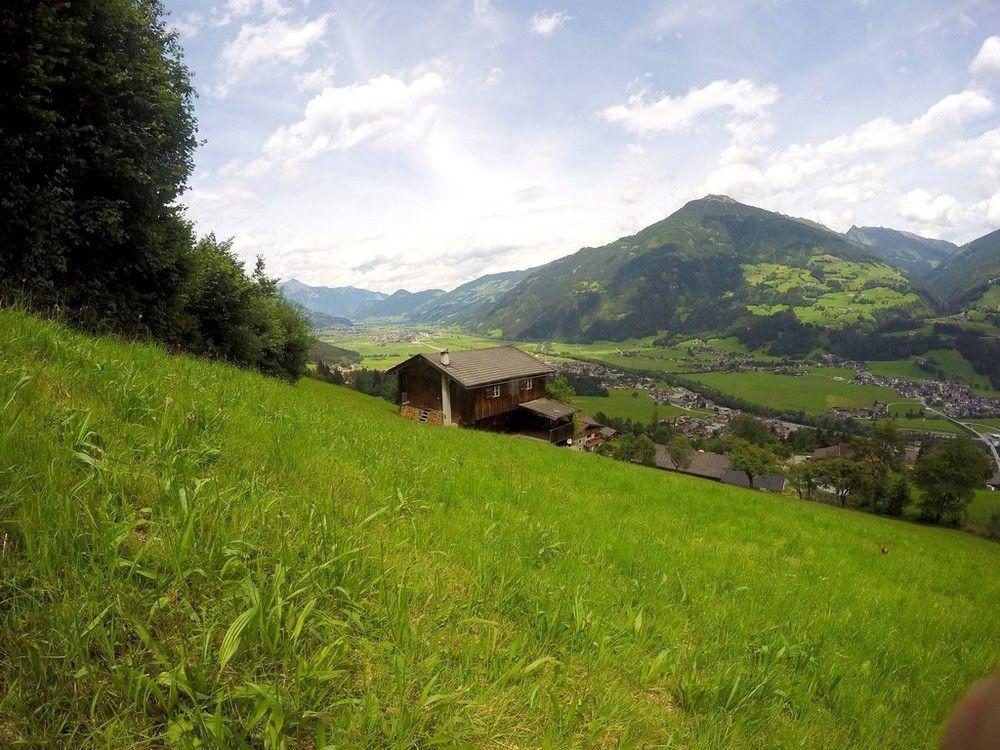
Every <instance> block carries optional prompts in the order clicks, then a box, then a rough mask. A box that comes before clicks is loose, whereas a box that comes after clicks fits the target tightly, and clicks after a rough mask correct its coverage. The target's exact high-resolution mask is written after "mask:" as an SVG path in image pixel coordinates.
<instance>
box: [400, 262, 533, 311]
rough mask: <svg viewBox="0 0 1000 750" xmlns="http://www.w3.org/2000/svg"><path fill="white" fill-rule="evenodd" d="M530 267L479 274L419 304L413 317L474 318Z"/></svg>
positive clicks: (507, 289) (508, 288)
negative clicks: (477, 276) (476, 277)
mask: <svg viewBox="0 0 1000 750" xmlns="http://www.w3.org/2000/svg"><path fill="white" fill-rule="evenodd" d="M529 273H530V271H507V272H505V273H491V274H488V275H486V276H480V277H479V278H478V279H473V280H472V281H470V282H467V283H465V284H462V285H461V286H459V287H455V288H454V289H452V290H451V291H450V292H443V293H442V294H440V295H438V296H437V297H434V298H433V299H429V300H427V301H426V302H424V303H423V304H422V305H420V306H419V307H417V308H416V309H415V310H414V311H413V313H412V315H411V319H412V320H414V321H416V322H423V323H457V322H459V321H464V320H469V319H472V318H474V317H475V316H476V315H477V314H478V313H479V312H480V311H481V310H482V309H484V308H486V307H489V306H491V305H493V304H495V303H496V302H497V300H499V299H500V298H501V297H502V296H503V295H504V294H506V293H507V292H509V291H510V290H511V289H513V288H514V287H515V286H517V284H518V283H519V282H520V281H521V280H522V279H523V278H524V277H525V276H527V275H528V274H529Z"/></svg>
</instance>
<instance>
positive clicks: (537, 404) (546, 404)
mask: <svg viewBox="0 0 1000 750" xmlns="http://www.w3.org/2000/svg"><path fill="white" fill-rule="evenodd" d="M520 407H521V408H522V409H527V410H528V411H531V412H534V413H535V414H541V415H542V416H543V417H547V418H548V419H562V418H563V417H568V416H570V415H571V414H573V413H574V412H577V411H579V409H577V408H576V407H575V406H570V405H569V404H564V403H562V402H561V401H555V400H553V399H551V398H536V399H533V400H531V401H525V402H524V403H523V404H520Z"/></svg>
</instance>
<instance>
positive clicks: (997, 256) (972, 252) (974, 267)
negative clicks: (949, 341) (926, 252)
mask: <svg viewBox="0 0 1000 750" xmlns="http://www.w3.org/2000/svg"><path fill="white" fill-rule="evenodd" d="M998 278H1000V229H998V230H996V231H995V232H990V233H989V234H987V235H983V236H982V237H980V238H979V239H976V240H973V241H972V242H969V243H968V244H966V245H962V247H960V248H958V250H956V251H955V252H954V253H952V254H951V255H949V256H948V257H947V258H946V259H945V260H944V261H943V262H942V263H941V265H939V266H938V267H937V268H935V269H934V272H933V273H932V274H931V275H930V276H929V277H928V281H929V282H930V283H931V285H932V286H933V287H934V289H935V290H936V291H937V292H938V293H939V294H940V295H941V297H942V298H944V299H945V300H946V301H947V302H948V303H949V304H951V305H952V306H953V307H958V306H960V305H962V304H965V303H968V302H971V301H973V300H975V299H977V298H978V297H981V296H982V295H983V294H985V293H986V292H987V291H988V290H989V286H990V284H991V283H992V282H995V281H996V280H997V279H998Z"/></svg>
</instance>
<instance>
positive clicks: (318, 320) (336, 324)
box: [298, 305, 354, 331]
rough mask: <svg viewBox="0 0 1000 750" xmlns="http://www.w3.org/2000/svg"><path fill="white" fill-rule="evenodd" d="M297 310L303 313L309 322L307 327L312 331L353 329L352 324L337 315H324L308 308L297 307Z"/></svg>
mask: <svg viewBox="0 0 1000 750" xmlns="http://www.w3.org/2000/svg"><path fill="white" fill-rule="evenodd" d="M298 307H299V309H300V310H302V312H304V313H305V316H306V318H307V319H308V321H309V327H310V328H312V329H313V330H314V331H320V330H323V329H329V328H353V327H354V324H353V323H352V322H351V321H349V320H348V319H347V318H341V317H339V316H337V315H327V314H326V313H323V312H319V311H317V310H310V309H309V308H308V307H302V305H298Z"/></svg>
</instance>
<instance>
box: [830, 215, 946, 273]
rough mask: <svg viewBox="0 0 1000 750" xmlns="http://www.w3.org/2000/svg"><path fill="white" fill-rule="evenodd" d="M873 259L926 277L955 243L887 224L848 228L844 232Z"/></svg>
mask: <svg viewBox="0 0 1000 750" xmlns="http://www.w3.org/2000/svg"><path fill="white" fill-rule="evenodd" d="M844 236H845V237H847V239H848V240H849V241H851V242H853V243H854V244H856V245H857V246H858V247H863V248H864V249H865V250H867V251H868V252H869V253H871V254H872V255H874V256H875V257H876V258H879V259H880V260H883V261H885V262H886V263H888V264H889V265H891V266H894V267H895V268H899V269H901V270H903V271H906V272H907V273H909V274H911V275H913V276H926V275H927V274H929V273H930V272H931V271H933V270H934V269H935V268H936V267H937V266H938V264H939V263H941V261H943V260H944V259H945V258H947V257H948V256H949V255H951V254H952V253H953V252H955V250H957V249H958V246H957V245H955V244H954V243H952V242H947V241H945V240H934V239H930V238H928V237H921V236H920V235H918V234H913V233H912V232H903V231H900V230H898V229H888V228H886V227H851V228H850V229H849V230H848V231H847V233H846V234H845V235H844Z"/></svg>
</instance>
